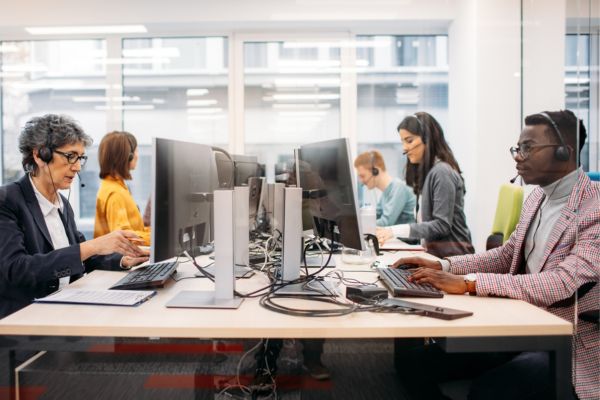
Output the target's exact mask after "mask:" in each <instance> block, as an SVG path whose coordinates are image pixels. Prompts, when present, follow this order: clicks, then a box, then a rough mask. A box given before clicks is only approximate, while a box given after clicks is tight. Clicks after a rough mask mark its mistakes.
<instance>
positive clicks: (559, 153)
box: [539, 112, 571, 161]
mask: <svg viewBox="0 0 600 400" xmlns="http://www.w3.org/2000/svg"><path fill="white" fill-rule="evenodd" d="M539 115H541V116H542V117H544V118H546V119H547V120H548V122H550V125H552V127H553V128H554V131H555V132H556V136H558V140H559V141H560V146H558V147H557V148H556V149H555V150H554V158H555V159H556V160H558V161H569V158H570V156H571V152H570V151H569V147H567V145H566V144H565V139H564V138H563V136H562V133H560V130H559V129H558V125H557V124H556V122H554V120H553V119H552V118H551V117H550V115H548V114H547V113H545V112H541V113H539Z"/></svg>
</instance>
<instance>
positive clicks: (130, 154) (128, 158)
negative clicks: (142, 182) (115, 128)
mask: <svg viewBox="0 0 600 400" xmlns="http://www.w3.org/2000/svg"><path fill="white" fill-rule="evenodd" d="M125 137H126V138H127V141H128V142H129V149H130V151H129V157H127V161H129V162H132V161H133V157H134V152H135V149H134V148H133V143H131V139H130V138H129V137H128V136H125Z"/></svg>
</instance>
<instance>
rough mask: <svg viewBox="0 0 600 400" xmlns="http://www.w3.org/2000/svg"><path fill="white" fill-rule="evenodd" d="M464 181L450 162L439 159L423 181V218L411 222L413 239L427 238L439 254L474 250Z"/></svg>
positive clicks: (432, 251) (440, 255) (470, 252)
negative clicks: (419, 220) (466, 209)
mask: <svg viewBox="0 0 600 400" xmlns="http://www.w3.org/2000/svg"><path fill="white" fill-rule="evenodd" d="M464 196H465V185H464V182H463V180H462V178H461V176H460V174H459V173H458V172H456V171H455V170H454V169H453V168H452V167H451V166H450V165H449V164H448V163H445V162H443V161H437V162H436V163H435V164H434V165H433V168H431V170H430V171H429V173H428V174H427V176H426V177H425V182H423V190H422V192H421V204H420V206H421V207H420V211H421V220H422V221H423V222H420V223H415V224H410V238H411V239H425V245H426V247H427V251H428V252H429V253H431V254H433V255H435V256H437V257H440V258H443V257H449V256H455V255H462V254H472V253H473V252H474V248H473V245H472V244H471V232H470V231H469V228H468V227H467V221H466V217H465V213H464Z"/></svg>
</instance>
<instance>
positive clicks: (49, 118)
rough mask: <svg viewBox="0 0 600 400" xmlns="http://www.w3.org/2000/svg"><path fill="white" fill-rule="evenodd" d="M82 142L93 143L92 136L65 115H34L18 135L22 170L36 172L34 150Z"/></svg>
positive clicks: (85, 143)
mask: <svg viewBox="0 0 600 400" xmlns="http://www.w3.org/2000/svg"><path fill="white" fill-rule="evenodd" d="M74 143H83V145H84V146H85V147H88V146H90V145H91V144H92V143H93V140H92V138H91V137H90V136H89V135H88V134H86V133H85V132H84V131H83V129H82V128H81V127H80V126H79V125H78V124H77V122H75V120H73V118H71V117H69V116H67V115H57V114H46V115H44V116H43V117H34V118H32V119H30V120H29V121H27V123H25V126H24V127H23V130H22V131H21V134H20V135H19V151H20V152H21V156H22V160H21V164H23V170H25V172H30V173H32V174H33V175H36V173H37V168H38V167H37V164H36V163H35V160H34V159H33V152H34V150H38V151H39V149H41V148H43V147H47V148H49V149H50V150H51V151H53V150H54V149H56V148H59V147H62V146H64V145H66V144H74Z"/></svg>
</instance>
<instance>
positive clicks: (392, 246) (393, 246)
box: [379, 238, 425, 251]
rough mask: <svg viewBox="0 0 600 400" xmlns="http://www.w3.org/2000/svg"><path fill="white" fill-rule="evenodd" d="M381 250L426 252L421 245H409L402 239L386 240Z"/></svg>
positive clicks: (380, 247)
mask: <svg viewBox="0 0 600 400" xmlns="http://www.w3.org/2000/svg"><path fill="white" fill-rule="evenodd" d="M379 249H380V250H407V251H424V250H425V248H423V246H421V245H420V244H408V243H406V242H403V241H402V240H400V239H396V238H394V239H390V240H386V241H385V243H384V244H383V245H380V246H379Z"/></svg>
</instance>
